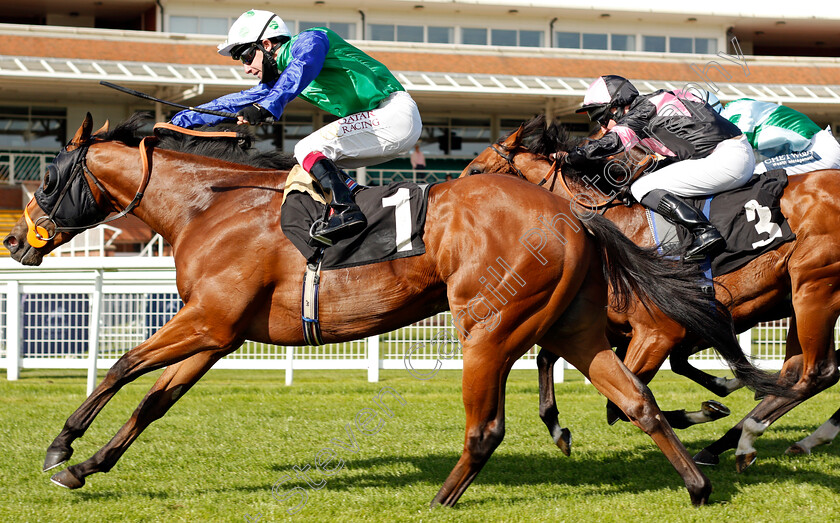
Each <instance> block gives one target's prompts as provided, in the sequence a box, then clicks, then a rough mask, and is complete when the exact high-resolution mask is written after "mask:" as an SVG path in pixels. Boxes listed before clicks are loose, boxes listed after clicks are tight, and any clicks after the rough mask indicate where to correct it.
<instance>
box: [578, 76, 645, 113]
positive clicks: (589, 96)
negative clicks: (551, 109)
mask: <svg viewBox="0 0 840 523" xmlns="http://www.w3.org/2000/svg"><path fill="white" fill-rule="evenodd" d="M637 96H639V91H638V89H636V88H635V87H634V86H633V84H631V83H630V80H628V79H626V78H624V77H622V76H617V75H614V74H607V75H604V76H599V77H598V78H597V79H596V80H595V81H594V82H592V83H591V84H590V85H589V88H588V89H587V90H586V95H585V96H584V97H583V105H581V107H580V109H578V110H577V111H575V112H576V113H583V112H585V113H588V114H589V119H590V120H591V121H593V122H598V123H600V124H601V125H606V123H607V122H608V121H609V115H610V112H609V110H610V108H611V107H624V106H625V105H629V104H631V103H632V102H633V100H635V99H636V97H637Z"/></svg>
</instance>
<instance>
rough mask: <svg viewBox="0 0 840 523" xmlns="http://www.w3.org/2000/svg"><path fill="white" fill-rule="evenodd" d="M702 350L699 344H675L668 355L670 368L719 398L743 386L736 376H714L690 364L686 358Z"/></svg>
mask: <svg viewBox="0 0 840 523" xmlns="http://www.w3.org/2000/svg"><path fill="white" fill-rule="evenodd" d="M702 350H704V349H703V348H702V347H700V346H699V345H685V344H680V345H677V346H676V347H675V348H674V350H673V351H671V356H670V357H669V361H670V362H671V370H672V371H674V372H675V373H676V374H679V375H680V376H685V377H686V378H688V379H690V380H691V381H693V382H694V383H696V384H698V385H700V386H701V387H704V388H705V389H707V390H708V391H709V392H711V393H712V394H716V395H718V396H720V397H721V398H725V397H726V396H728V395H729V394H731V393H732V392H734V391H736V390H738V389H740V388H741V387H743V386H744V384H743V383H742V382H741V380H740V379H738V378H726V377H720V376H714V375H712V374H709V373H707V372H703V371H702V370H700V369H698V368H697V367H695V366H694V365H692V364H690V363H689V362H688V358H689V357H690V356H692V355H694V354H697V353H698V352H701V351H702ZM715 419H717V418H715ZM709 421H711V420H709Z"/></svg>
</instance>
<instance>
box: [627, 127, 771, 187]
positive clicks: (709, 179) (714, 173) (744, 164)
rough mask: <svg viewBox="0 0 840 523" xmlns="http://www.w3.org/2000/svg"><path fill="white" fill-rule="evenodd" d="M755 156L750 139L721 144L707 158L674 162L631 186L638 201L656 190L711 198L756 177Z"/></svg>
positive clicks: (741, 138)
mask: <svg viewBox="0 0 840 523" xmlns="http://www.w3.org/2000/svg"><path fill="white" fill-rule="evenodd" d="M754 167H755V156H754V155H753V151H752V147H750V143H749V141H747V137H746V136H744V135H741V136H739V137H736V138H730V139H729V140H724V141H722V142H720V143H719V144H718V145H717V147H715V150H714V151H712V153H711V154H710V155H709V156H706V157H705V158H698V159H696V160H683V161H681V162H677V163H672V164H671V165H667V166H665V167H663V168H662V169H659V170H658V171H654V172H652V173H650V174H646V175H644V176H642V177H641V178H640V179H639V180H638V181H636V182H634V183H633V185H631V186H630V192H632V193H633V197H634V198H636V201H642V198H644V196H645V195H646V194H647V193H649V192H650V191H652V190H654V189H664V190H666V191H668V192H670V193H672V194H675V195H677V196H686V197H691V196H707V195H711V194H717V193H719V192H722V191H726V190H729V189H736V188H738V187H741V186H742V185H744V184H745V183H747V182H748V181H749V180H750V178H751V177H752V174H753V169H754Z"/></svg>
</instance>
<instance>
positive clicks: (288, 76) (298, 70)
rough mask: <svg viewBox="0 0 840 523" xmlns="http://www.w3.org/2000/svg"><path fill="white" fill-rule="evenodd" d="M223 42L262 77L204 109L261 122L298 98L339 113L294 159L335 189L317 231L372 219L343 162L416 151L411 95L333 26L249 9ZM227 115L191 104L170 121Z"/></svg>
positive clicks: (342, 229)
mask: <svg viewBox="0 0 840 523" xmlns="http://www.w3.org/2000/svg"><path fill="white" fill-rule="evenodd" d="M218 48H219V54H221V55H222V56H230V57H231V58H233V59H234V60H241V61H242V63H243V64H244V68H245V73H246V74H252V75H254V76H256V77H258V78H259V79H260V83H259V84H257V85H256V86H255V87H252V88H250V89H246V90H244V91H241V92H238V93H233V94H229V95H225V96H222V97H220V98H217V99H215V100H213V101H211V102H208V103H206V104H203V105H201V106H199V107H201V108H205V109H212V110H217V111H228V112H233V113H236V114H237V115H238V116H239V118H238V121H237V123H239V124H245V123H249V124H252V125H259V124H260V123H263V122H270V121H272V119H278V118H280V116H281V115H282V114H283V109H284V108H285V107H286V104H288V103H289V102H291V101H292V100H293V99H294V98H295V97H298V96H299V97H300V98H303V99H304V100H306V101H307V102H309V103H311V104H313V105H315V106H316V107H319V108H320V109H322V110H324V111H326V112H328V113H330V114H333V115H335V116H338V117H339V119H338V120H336V121H334V122H332V123H330V124H328V125H326V126H325V127H322V128H321V129H318V130H317V131H315V132H314V133H312V134H310V135H309V136H307V137H306V138H304V139H302V140H301V141H300V142H298V144H297V145H296V146H295V158H296V159H297V161H298V163H300V165H301V167H303V168H304V169H305V170H306V171H307V172H309V173H310V174H311V175H312V176H313V178H315V179H316V180H317V181H318V183H320V184H321V187H323V188H324V189H326V190H329V191H330V192H331V193H332V202H331V204H330V207H331V215H330V218H329V220H328V221H327V222H326V223H323V222H322V223H321V225H320V227H319V228H317V229H316V230H315V231H313V237H314V238H315V239H318V240H320V241H321V242H322V243H324V244H327V245H331V244H332V243H334V242H335V241H336V240H338V239H341V238H345V237H348V236H352V235H354V234H357V233H358V232H360V231H361V230H363V229H364V228H365V226H366V225H367V220H366V219H365V216H364V214H362V212H361V210H360V209H359V207H358V206H357V205H356V202H355V201H354V199H353V194H352V192H351V191H350V189H349V188H348V185H347V184H345V180H349V178H348V177H347V175H345V174H344V173H343V172H342V171H341V170H340V168H356V167H363V166H367V165H374V164H377V163H381V162H384V161H387V160H390V159H392V158H395V157H397V156H398V155H400V154H402V153H404V152H408V151H410V150H411V147H412V146H413V145H414V143H415V142H416V141H417V139H418V138H419V137H420V131H421V128H422V123H421V121H420V112H419V111H418V109H417V104H416V103H415V102H414V100H413V99H412V98H411V96H410V95H409V94H408V93H407V92H406V91H405V89H404V88H403V86H402V85H400V83H399V82H398V81H397V79H396V78H394V75H393V74H391V72H390V71H388V69H387V68H386V67H385V66H384V65H382V64H381V63H379V62H377V61H376V60H374V59H373V58H371V57H370V56H368V55H367V54H365V53H364V52H362V51H361V50H360V49H358V48H356V47H354V46H352V45H350V44H348V43H347V42H345V41H344V40H343V39H342V38H341V37H340V36H338V35H337V34H336V33H335V32H333V31H331V30H329V29H327V28H323V27H316V28H312V29H307V30H306V31H302V32H301V33H299V34H297V35H296V36H292V35H291V33H290V32H289V29H288V28H287V27H286V24H285V23H284V22H283V20H282V19H280V17H279V16H277V15H276V14H274V13H271V12H269V11H259V10H251V11H248V12H246V13H244V14H243V15H242V16H240V17H239V18H238V19H237V20H236V22H234V23H233V25H232V26H231V28H230V31H229V33H228V37H227V40H226V41H225V42H224V43H222V44H219V46H218ZM222 120H224V118H223V117H218V116H213V115H207V114H202V113H197V112H193V111H189V110H185V111H181V112H180V113H178V114H176V115H175V116H174V117H173V118H172V123H173V124H175V125H180V126H182V127H193V126H197V125H203V124H215V123H218V122H220V121H222ZM349 184H350V186H351V187H352V186H353V185H355V182H353V181H352V180H349Z"/></svg>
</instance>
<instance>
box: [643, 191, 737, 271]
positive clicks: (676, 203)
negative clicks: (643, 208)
mask: <svg viewBox="0 0 840 523" xmlns="http://www.w3.org/2000/svg"><path fill="white" fill-rule="evenodd" d="M656 211H657V212H658V213H659V214H661V215H662V216H663V217H664V218H665V219H666V220H668V221H669V222H671V223H673V224H675V225H682V226H683V227H685V228H686V229H688V232H689V233H691V235H692V236H693V237H694V241H693V242H692V244H691V246H690V247H689V248H688V250H687V251H686V253H685V261H687V262H697V261H703V260H704V259H705V258H706V256H707V255H708V256H715V255H716V254H718V253H720V252H722V251H723V249H724V248H725V247H726V242H725V241H724V239H723V236H721V235H720V232H718V230H717V229H716V228H715V226H714V225H712V224H711V223H709V220H708V219H707V218H706V216H704V215H703V213H702V212H700V211H699V210H697V209H695V208H694V207H692V206H691V205H688V204H687V203H685V202H683V201H682V200H680V199H679V198H677V197H676V196H674V195H673V194H671V193H667V192H666V193H665V194H664V195H663V196H662V198H661V199H660V200H659V204H658V205H657V207H656Z"/></svg>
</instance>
